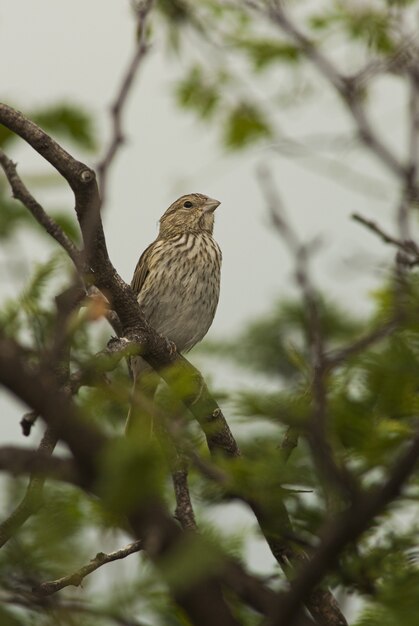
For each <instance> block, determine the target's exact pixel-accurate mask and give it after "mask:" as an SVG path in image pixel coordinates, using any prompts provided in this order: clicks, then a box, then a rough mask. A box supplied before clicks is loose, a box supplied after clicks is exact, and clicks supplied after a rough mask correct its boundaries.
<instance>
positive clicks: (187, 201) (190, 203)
mask: <svg viewBox="0 0 419 626" xmlns="http://www.w3.org/2000/svg"><path fill="white" fill-rule="evenodd" d="M183 206H184V207H185V209H190V208H191V206H192V202H190V201H189V200H186V202H184V203H183Z"/></svg>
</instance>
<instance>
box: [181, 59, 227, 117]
mask: <svg viewBox="0 0 419 626" xmlns="http://www.w3.org/2000/svg"><path fill="white" fill-rule="evenodd" d="M176 99H177V103H178V104H179V105H180V106H181V107H184V108H186V109H193V110H195V111H196V112H197V113H198V115H199V116H200V117H202V118H204V119H205V118H209V117H211V116H212V114H213V113H214V111H215V110H216V107H217V104H218V102H219V85H215V84H211V82H210V81H209V80H208V79H206V78H205V77H204V76H203V74H202V70H201V68H199V67H198V66H195V67H193V68H192V69H191V70H190V72H189V73H188V74H187V76H186V77H185V79H184V80H182V81H181V82H180V83H179V84H178V85H177V86H176Z"/></svg>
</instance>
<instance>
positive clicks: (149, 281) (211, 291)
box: [131, 193, 221, 379]
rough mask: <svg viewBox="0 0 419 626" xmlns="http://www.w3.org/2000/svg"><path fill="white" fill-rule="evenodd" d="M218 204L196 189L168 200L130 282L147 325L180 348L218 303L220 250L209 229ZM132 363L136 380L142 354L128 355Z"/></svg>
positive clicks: (197, 335) (205, 325)
mask: <svg viewBox="0 0 419 626" xmlns="http://www.w3.org/2000/svg"><path fill="white" fill-rule="evenodd" d="M219 204H220V203H219V202H218V200H213V199H212V198H209V197H208V196H205V195H203V194H199V193H191V194H188V195H185V196H182V197H181V198H179V199H178V200H176V201H175V202H174V203H173V204H171V205H170V207H169V208H168V209H167V211H166V212H165V213H164V214H163V216H162V217H161V219H160V229H159V234H158V236H157V239H156V240H155V241H154V242H153V243H152V244H151V245H150V246H148V248H146V250H145V251H144V252H143V254H142V255H141V258H140V260H139V261H138V264H137V267H136V268H135V272H134V276H133V279H132V282H131V287H132V289H133V290H134V291H135V293H136V295H137V298H138V302H139V304H140V305H141V307H142V309H143V311H144V315H145V317H146V318H147V320H148V321H149V322H150V324H151V326H153V328H154V329H155V330H157V332H159V333H161V334H162V335H164V336H166V337H167V338H168V339H170V340H171V341H173V342H174V343H175V344H176V347H177V349H178V350H179V352H185V351H187V350H190V349H191V348H192V347H193V346H194V345H195V344H196V343H198V342H199V341H201V339H202V338H203V337H204V336H205V335H206V333H207V331H208V329H209V327H210V326H211V324H212V321H213V319H214V315H215V311H216V308H217V304H218V296H219V289H220V267H221V251H220V248H219V247H218V244H217V243H216V242H215V240H214V239H213V237H212V232H213V228H214V211H215V209H216V208H217V207H218V205H219ZM131 366H132V371H133V375H134V379H136V378H137V376H138V375H139V373H140V372H141V371H143V370H145V369H146V368H147V366H146V364H145V362H144V361H143V359H141V358H140V357H136V358H135V359H132V363H131Z"/></svg>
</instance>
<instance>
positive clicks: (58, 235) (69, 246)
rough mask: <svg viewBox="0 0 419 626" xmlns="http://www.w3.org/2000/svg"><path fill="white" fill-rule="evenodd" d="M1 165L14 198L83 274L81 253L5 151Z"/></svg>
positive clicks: (1, 152) (2, 153) (1, 154)
mask: <svg viewBox="0 0 419 626" xmlns="http://www.w3.org/2000/svg"><path fill="white" fill-rule="evenodd" d="M0 165H1V166H2V168H3V171H4V173H5V174H6V176H7V180H8V181H9V183H10V187H11V188H12V191H13V197H14V198H16V200H20V202H21V203H22V204H23V205H24V206H25V207H26V208H27V209H28V211H30V213H32V215H33V216H34V218H35V219H36V221H37V222H38V223H39V224H40V225H41V226H42V227H43V228H44V230H45V231H46V232H47V233H48V234H49V235H51V237H52V238H53V239H55V241H57V243H59V244H60V246H61V247H62V248H64V250H65V251H66V252H67V254H68V256H69V257H70V259H71V260H72V261H73V263H74V265H75V267H76V269H77V271H78V272H80V273H82V272H83V261H82V255H81V253H80V251H79V250H78V249H77V248H76V246H75V245H74V243H73V242H72V241H71V239H70V238H69V237H67V235H66V234H65V232H64V231H63V229H62V228H61V226H59V224H57V222H56V221H55V220H54V219H53V218H52V217H50V216H49V215H48V214H47V213H46V212H45V210H44V209H43V207H42V206H41V205H40V204H39V203H38V202H37V201H36V200H35V198H34V197H33V196H32V194H31V193H30V192H29V190H28V189H27V188H26V186H25V184H24V183H23V181H22V179H21V178H20V176H19V175H18V173H17V171H16V164H15V163H13V161H11V160H10V159H9V158H8V157H7V156H6V154H5V153H4V152H3V150H0Z"/></svg>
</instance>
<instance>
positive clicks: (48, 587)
mask: <svg viewBox="0 0 419 626" xmlns="http://www.w3.org/2000/svg"><path fill="white" fill-rule="evenodd" d="M143 548H144V542H143V541H141V540H140V541H134V542H133V543H130V544H128V545H127V546H125V548H121V549H120V550H115V551H114V552H110V553H108V554H105V553H104V552H98V553H97V554H96V556H95V557H94V558H93V559H91V560H90V562H89V563H87V565H84V566H83V567H81V568H80V569H78V570H77V571H75V572H73V573H72V574H68V576H63V577H62V578H58V579H57V580H49V581H46V582H43V583H41V584H40V585H37V586H36V587H35V588H34V589H32V591H33V592H34V593H35V594H36V595H39V596H50V595H52V594H53V593H57V591H60V590H61V589H64V587H69V586H74V587H79V586H80V585H81V583H82V582H83V580H84V578H86V576H88V575H89V574H91V573H92V572H95V571H96V570H97V569H99V567H102V565H106V564H107V563H112V562H113V561H118V560H120V559H125V558H126V557H127V556H129V555H130V554H134V553H135V552H140V551H141V550H143Z"/></svg>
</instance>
